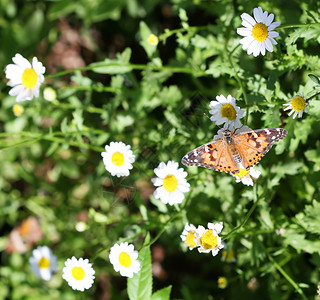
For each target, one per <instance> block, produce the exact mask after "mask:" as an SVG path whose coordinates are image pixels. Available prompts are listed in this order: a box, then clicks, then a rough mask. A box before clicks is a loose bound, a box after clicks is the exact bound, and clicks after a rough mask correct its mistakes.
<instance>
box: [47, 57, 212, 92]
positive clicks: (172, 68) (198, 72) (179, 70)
mask: <svg viewBox="0 0 320 300" xmlns="http://www.w3.org/2000/svg"><path fill="white" fill-rule="evenodd" d="M104 66H106V67H112V66H119V63H117V62H115V63H114V64H112V63H110V62H108V63H105V64H103V63H100V64H99V66H97V65H95V66H86V67H83V68H75V69H70V70H66V71H63V72H59V73H55V74H50V75H47V76H46V78H53V77H59V76H63V75H66V74H70V73H73V72H76V71H84V70H85V71H89V70H94V69H96V68H102V67H104ZM121 67H127V68H129V69H131V70H146V69H150V70H153V71H168V72H171V73H184V74H192V75H195V76H198V77H200V76H211V75H210V74H207V73H206V72H205V71H202V70H199V69H194V68H187V67H175V66H156V65H154V64H147V65H141V64H130V63H128V64H121ZM107 91H111V92H112V91H114V90H111V89H108V90H107Z"/></svg>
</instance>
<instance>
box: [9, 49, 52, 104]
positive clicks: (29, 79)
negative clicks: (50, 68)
mask: <svg viewBox="0 0 320 300" xmlns="http://www.w3.org/2000/svg"><path fill="white" fill-rule="evenodd" d="M12 61H13V62H14V64H9V65H7V67H6V77H7V79H8V80H9V81H8V83H7V84H8V85H9V86H11V87H12V89H11V90H10V91H9V95H10V96H17V98H16V101H17V102H21V101H24V100H31V99H32V98H33V97H39V90H40V85H41V83H42V82H43V81H44V76H43V74H44V72H45V71H46V68H45V67H44V66H43V64H42V63H41V62H39V61H38V59H37V58H36V57H34V58H33V59H32V64H30V62H29V61H28V60H27V59H25V58H24V57H23V56H22V55H21V54H18V53H17V54H16V55H15V56H14V57H13V58H12Z"/></svg>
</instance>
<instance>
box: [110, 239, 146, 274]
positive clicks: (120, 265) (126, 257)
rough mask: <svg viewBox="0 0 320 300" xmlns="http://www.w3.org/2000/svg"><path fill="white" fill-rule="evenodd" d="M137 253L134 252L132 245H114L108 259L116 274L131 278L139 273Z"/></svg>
mask: <svg viewBox="0 0 320 300" xmlns="http://www.w3.org/2000/svg"><path fill="white" fill-rule="evenodd" d="M137 258H138V251H136V250H134V246H133V245H132V244H128V243H127V242H125V243H120V245H118V244H114V246H113V247H112V248H111V249H110V254H109V259H110V262H111V263H112V265H113V268H114V270H115V271H116V272H120V275H121V276H125V277H130V278H132V277H133V274H134V273H138V272H139V271H140V268H141V265H140V262H139V261H138V260H137Z"/></svg>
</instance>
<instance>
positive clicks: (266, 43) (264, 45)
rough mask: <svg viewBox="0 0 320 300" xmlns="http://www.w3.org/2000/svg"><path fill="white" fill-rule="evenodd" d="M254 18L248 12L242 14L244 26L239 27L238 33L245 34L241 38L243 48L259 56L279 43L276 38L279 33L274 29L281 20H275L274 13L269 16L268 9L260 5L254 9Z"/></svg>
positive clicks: (270, 50) (271, 50)
mask: <svg viewBox="0 0 320 300" xmlns="http://www.w3.org/2000/svg"><path fill="white" fill-rule="evenodd" d="M253 16H254V18H252V17H251V16H250V15H248V14H247V13H243V14H242V15H241V19H242V23H241V24H242V25H243V26H244V27H242V28H237V33H238V34H239V35H241V36H244V38H243V39H241V40H240V44H242V48H243V50H247V53H248V54H249V55H250V54H253V56H258V55H259V54H260V53H261V54H262V55H265V54H266V49H267V50H268V51H269V52H273V45H277V42H276V41H275V39H274V38H276V37H278V36H279V33H278V32H276V31H273V30H274V29H275V28H276V27H278V26H279V25H280V22H273V23H272V21H273V18H274V14H270V15H269V16H268V12H267V11H265V12H264V11H263V10H262V8H261V7H260V6H259V7H258V8H254V9H253Z"/></svg>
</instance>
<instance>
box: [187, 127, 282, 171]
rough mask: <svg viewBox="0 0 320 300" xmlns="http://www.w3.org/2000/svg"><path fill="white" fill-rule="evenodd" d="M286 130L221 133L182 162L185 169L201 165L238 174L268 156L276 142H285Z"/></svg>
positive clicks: (190, 153)
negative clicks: (283, 140)
mask: <svg viewBox="0 0 320 300" xmlns="http://www.w3.org/2000/svg"><path fill="white" fill-rule="evenodd" d="M287 133H288V132H287V131H286V130H285V129H282V128H266V129H258V130H249V131H244V132H239V133H236V131H235V132H232V131H230V130H228V129H224V130H222V136H221V137H218V138H214V139H213V141H212V142H210V143H207V144H205V145H202V146H200V147H198V148H196V149H194V150H192V151H190V152H189V153H188V154H186V155H185V156H184V157H183V158H182V160H181V162H182V163H183V164H184V165H186V166H201V167H205V168H208V169H214V170H216V171H219V172H226V173H231V174H236V173H239V172H240V169H246V170H249V169H250V167H253V166H254V165H256V164H257V163H258V162H259V161H260V159H261V158H262V157H263V156H265V155H266V153H267V152H268V151H269V150H270V149H271V147H272V146H273V144H274V143H275V142H278V141H279V140H281V139H283V138H284V137H285V136H286V135H287Z"/></svg>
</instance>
